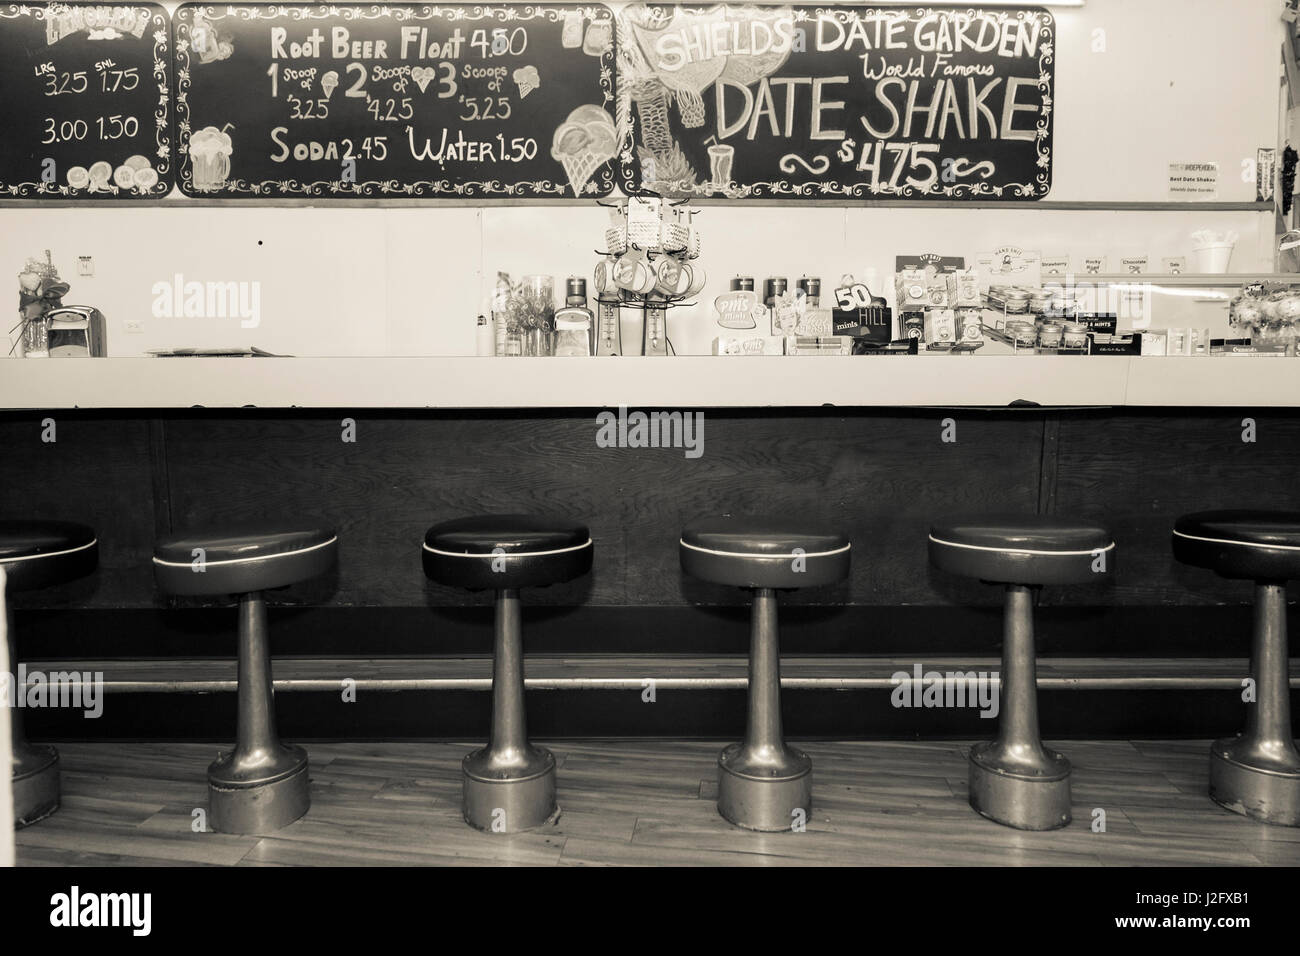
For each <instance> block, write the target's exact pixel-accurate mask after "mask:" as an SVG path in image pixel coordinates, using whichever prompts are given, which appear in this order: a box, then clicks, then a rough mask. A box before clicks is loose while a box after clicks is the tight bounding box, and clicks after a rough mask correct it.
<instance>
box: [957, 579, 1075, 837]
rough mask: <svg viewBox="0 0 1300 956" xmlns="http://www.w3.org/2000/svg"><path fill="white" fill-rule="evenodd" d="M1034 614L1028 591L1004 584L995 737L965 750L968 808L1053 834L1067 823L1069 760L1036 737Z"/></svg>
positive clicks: (1004, 820)
mask: <svg viewBox="0 0 1300 956" xmlns="http://www.w3.org/2000/svg"><path fill="white" fill-rule="evenodd" d="M1033 614H1034V610H1033V591H1032V590H1031V589H1030V588H1028V587H1025V586H1023V585H1017V584H1012V585H1008V586H1007V588H1006V608H1005V611H1004V616H1003V621H1002V675H1001V687H1000V691H999V694H1000V697H1001V701H1000V716H999V718H998V721H999V722H998V735H997V737H996V738H995V739H993V740H992V741H988V742H985V743H979V744H976V745H975V746H973V747H972V748H971V749H970V757H969V763H970V805H971V808H972V809H974V810H976V811H977V812H978V813H980V814H981V815H982V816H986V817H988V818H989V819H990V820H994V821H996V822H998V823H1004V824H1006V825H1007V826H1010V827H1015V828H1017V829H1019V830H1054V829H1056V828H1057V827H1063V826H1065V825H1066V824H1068V823H1069V822H1070V761H1069V760H1067V759H1066V758H1065V757H1064V756H1062V755H1061V754H1059V753H1057V752H1056V751H1054V750H1049V749H1047V748H1046V747H1044V746H1043V741H1042V738H1041V737H1040V736H1039V732H1038V684H1037V677H1036V666H1035V659H1034V617H1033Z"/></svg>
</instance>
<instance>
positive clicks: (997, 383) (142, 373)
mask: <svg viewBox="0 0 1300 956" xmlns="http://www.w3.org/2000/svg"><path fill="white" fill-rule="evenodd" d="M1017 400H1021V401H1026V402H1033V403H1037V404H1039V405H1061V406H1081V405H1114V406H1122V405H1135V406H1189V407H1217V406H1240V407H1261V406H1283V407H1286V406H1290V407H1297V406H1300V359H1288V358H1246V357H1214V358H1209V357H1201V358H1185V357H1184V358H1153V357H1148V358H1127V357H1081V356H1045V355H1028V356H999V355H978V354H977V355H967V356H951V355H930V356H923V357H922V356H916V357H913V356H894V357H889V358H883V357H866V356H835V357H830V356H807V357H802V356H801V357H788V356H770V357H764V356H752V357H751V356H746V357H721V356H716V357H715V356H677V357H669V358H643V357H636V358H630V357H625V358H610V359H601V358H547V359H526V358H524V359H521V358H473V357H456V358H419V357H412V358H101V359H10V360H4V361H0V408H3V409H37V410H39V409H66V408H133V409H148V408H190V407H206V408H240V407H257V408H343V409H347V408H617V407H618V406H619V405H626V406H628V407H629V408H647V409H673V408H687V407H694V408H699V407H705V408H708V407H733V408H745V407H754V408H761V407H814V406H820V405H833V406H838V407H846V408H852V407H908V406H975V407H979V406H1006V405H1009V404H1011V403H1012V402H1015V401H1017Z"/></svg>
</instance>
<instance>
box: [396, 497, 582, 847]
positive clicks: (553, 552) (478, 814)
mask: <svg viewBox="0 0 1300 956" xmlns="http://www.w3.org/2000/svg"><path fill="white" fill-rule="evenodd" d="M592 550H593V548H592V543H591V534H590V532H589V531H588V530H587V527H586V525H582V524H578V523H576V522H573V521H569V520H567V519H565V518H559V517H548V516H540V515H474V516H469V517H464V518H455V519H452V520H451V521H444V522H442V523H441V524H436V525H434V526H433V527H432V528H430V529H429V530H428V531H427V532H426V533H425V536H424V546H423V550H422V552H421V553H422V563H423V565H424V573H425V575H426V576H427V577H428V578H430V579H431V580H433V581H437V582H439V583H441V584H447V585H451V586H453V587H461V588H468V589H469V590H474V591H482V590H491V591H494V592H495V593H496V601H495V604H496V618H495V624H494V636H493V647H492V728H491V731H490V734H489V738H488V745H487V746H486V747H481V748H479V749H478V750H475V751H473V752H471V753H469V754H467V755H466V756H465V759H464V760H463V761H462V762H461V772H462V776H463V784H462V786H463V802H462V813H463V815H464V817H465V822H466V823H468V824H469V825H470V826H472V827H475V828H477V829H479V830H484V831H486V832H489V833H517V832H519V831H521V830H531V829H534V828H536V827H540V826H545V825H546V824H549V823H554V822H555V821H556V820H557V819H558V818H559V815H560V808H559V804H558V802H557V800H556V783H555V757H554V755H552V753H551V752H550V751H549V750H547V749H546V748H545V747H536V746H534V745H532V744H530V743H529V742H528V726H527V724H528V721H527V716H526V712H525V702H524V650H523V634H522V621H521V617H520V604H519V591H520V589H521V588H526V587H546V586H549V585H553V584H560V583H562V582H564V581H571V580H573V579H575V578H579V577H581V576H583V575H585V574H586V573H587V572H589V571H590V570H591V559H592Z"/></svg>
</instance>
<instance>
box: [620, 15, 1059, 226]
mask: <svg viewBox="0 0 1300 956" xmlns="http://www.w3.org/2000/svg"><path fill="white" fill-rule="evenodd" d="M616 30H617V40H618V42H617V62H618V84H617V86H618V103H617V116H618V120H619V147H620V159H621V179H622V181H621V185H622V187H623V189H624V190H625V191H627V192H629V193H636V192H639V191H642V190H650V191H654V192H657V193H659V194H661V195H665V196H725V197H729V198H737V199H746V198H772V197H791V198H799V197H806V198H827V199H844V198H850V199H940V200H967V199H974V200H1033V199H1041V198H1042V197H1043V196H1045V195H1046V194H1047V192H1048V190H1049V189H1050V188H1051V183H1052V107H1053V91H1052V86H1053V79H1054V67H1053V63H1054V53H1055V50H1054V47H1055V37H1054V34H1055V22H1054V20H1053V18H1052V15H1051V14H1050V13H1048V12H1047V11H1046V10H1044V9H1041V8H1038V7H1024V8H1019V7H990V8H980V7H978V6H970V7H967V6H962V7H928V6H921V5H916V4H912V5H908V6H877V5H874V4H873V5H870V6H860V7H847V6H846V7H836V6H826V7H813V6H793V5H792V6H767V7H754V6H730V5H718V6H712V7H700V6H679V5H651V4H632V5H630V6H628V7H625V8H623V9H622V10H620V11H619V14H618V21H617V24H616Z"/></svg>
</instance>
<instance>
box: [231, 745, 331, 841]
mask: <svg viewBox="0 0 1300 956" xmlns="http://www.w3.org/2000/svg"><path fill="white" fill-rule="evenodd" d="M292 749H294V750H298V751H299V752H300V753H301V754H302V762H301V765H300V766H298V767H297V768H296V769H294V770H292V771H291V772H290V773H289V774H287V775H286V776H283V777H280V778H279V779H276V780H273V781H271V782H270V783H259V784H255V785H254V786H251V787H249V786H243V787H232V786H230V785H229V784H227V783H224V782H223V781H220V780H214V779H213V777H212V775H211V773H209V774H208V808H209V817H210V819H209V820H208V825H209V826H210V827H211V828H212V829H213V830H215V831H216V832H217V833H246V834H254V835H256V834H264V833H272V832H274V831H276V830H279V829H280V828H281V827H286V826H288V825H289V824H290V823H293V821H294V820H297V819H298V818H299V817H301V816H302V815H303V814H304V813H306V812H307V809H308V808H309V807H310V806H311V783H310V780H309V778H308V774H307V752H306V751H304V750H301V748H297V747H295V748H292ZM218 762H220V761H218Z"/></svg>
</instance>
